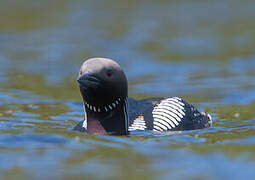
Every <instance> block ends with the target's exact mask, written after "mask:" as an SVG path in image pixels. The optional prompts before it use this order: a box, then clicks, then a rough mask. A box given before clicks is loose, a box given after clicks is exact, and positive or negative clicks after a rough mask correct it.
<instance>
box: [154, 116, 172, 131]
mask: <svg viewBox="0 0 255 180" xmlns="http://www.w3.org/2000/svg"><path fill="white" fill-rule="evenodd" d="M153 118H154V121H153V123H154V122H159V123H161V124H164V125H165V126H167V127H168V129H172V128H174V127H175V124H174V123H173V122H172V120H170V119H169V118H167V117H164V116H162V115H161V114H156V113H153Z"/></svg>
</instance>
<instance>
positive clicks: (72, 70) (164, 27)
mask: <svg viewBox="0 0 255 180" xmlns="http://www.w3.org/2000/svg"><path fill="white" fill-rule="evenodd" d="M254 7H255V6H254V2H253V1H245V2H237V1H225V2H222V1H214V2H209V1H208V2H205V1H189V2H186V1H178V2H177V1H176V2H175V1H169V2H166V1H157V2H156V1H155V2H145V1H115V0H111V1H109V2H108V3H107V4H105V3H102V2H101V1H79V0H78V1H75V2H71V1H70V2H69V1H59V0H55V1H30V0H27V1H13V2H9V1H2V2H1V6H0V22H3V23H1V27H0V159H1V161H0V179H6V180H11V179H20V180H22V179H50V180H51V179H52V180H53V179H61V180H63V179H64V180H65V179H238V180H239V179H253V178H254V176H255V158H254V152H255V112H254V108H255V81H254V78H255V73H254V72H255V71H254V70H255V49H254V47H255V44H254V42H255V41H254V39H255V32H254V29H255V23H254V16H255V11H254ZM98 56H100V57H108V58H112V59H115V60H116V61H117V62H118V63H119V64H120V65H121V66H122V67H123V69H124V71H125V72H126V74H127V77H128V81H129V96H130V97H135V98H138V99H143V98H151V97H159V96H180V97H182V98H184V99H186V100H187V101H188V102H190V103H192V104H194V105H195V106H196V107H197V108H198V109H200V110H205V111H207V112H209V113H210V114H211V115H212V117H213V126H212V127H211V128H208V129H203V130H194V131H186V132H163V133H156V132H152V131H148V132H144V131H135V132H131V134H130V135H128V136H109V135H88V134H83V133H79V132H74V131H72V128H73V127H74V126H75V125H76V124H77V123H78V122H79V121H81V120H82V119H83V107H82V102H81V96H80V94H79V89H78V85H77V83H76V78H77V75H78V72H79V68H80V65H81V63H82V59H83V58H88V57H98Z"/></svg>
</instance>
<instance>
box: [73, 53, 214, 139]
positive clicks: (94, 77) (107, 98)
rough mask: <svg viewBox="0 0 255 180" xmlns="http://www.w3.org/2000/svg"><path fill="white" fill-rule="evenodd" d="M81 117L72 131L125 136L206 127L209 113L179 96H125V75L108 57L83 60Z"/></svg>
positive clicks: (80, 76) (209, 117)
mask: <svg viewBox="0 0 255 180" xmlns="http://www.w3.org/2000/svg"><path fill="white" fill-rule="evenodd" d="M77 81H78V83H79V88H80V92H81V96H82V98H83V107H84V116H85V117H84V120H83V121H81V122H80V123H78V124H77V125H76V126H75V127H74V130H77V131H81V132H87V133H96V134H98V133H99V134H105V133H109V134H116V135H127V134H128V133H129V132H130V131H134V130H153V131H184V130H194V129H202V128H208V127H210V126H211V123H212V120H211V116H210V115H209V114H207V113H205V112H199V111H198V110H197V109H196V108H195V107H194V106H193V105H191V104H189V103H188V102H186V101H185V100H183V99H182V98H179V97H164V98H153V99H144V100H136V99H133V98H129V97H128V83H127V78H126V75H125V73H124V71H123V70H122V68H121V67H120V65H119V64H118V63H117V62H115V61H114V60H112V59H108V58H90V59H87V60H85V61H84V63H83V64H82V66H81V68H80V72H79V76H78V79H77Z"/></svg>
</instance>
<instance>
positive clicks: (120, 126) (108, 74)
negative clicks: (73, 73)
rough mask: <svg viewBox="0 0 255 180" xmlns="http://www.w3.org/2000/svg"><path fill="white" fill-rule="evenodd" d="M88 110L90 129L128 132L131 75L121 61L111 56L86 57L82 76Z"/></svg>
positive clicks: (80, 77) (81, 81)
mask: <svg viewBox="0 0 255 180" xmlns="http://www.w3.org/2000/svg"><path fill="white" fill-rule="evenodd" d="M77 81H78V83H79V86H80V92H81V95H82V97H83V102H84V107H85V111H86V116H87V117H86V121H87V122H86V123H87V131H88V132H91V133H101V132H111V133H117V134H126V133H127V121H128V119H127V118H125V116H127V114H126V112H125V111H126V99H127V78H126V76H125V74H124V72H123V70H122V69H121V67H120V65H119V64H118V63H116V62H115V61H113V60H111V59H107V58H91V59H88V60H86V61H85V62H84V63H83V64H82V66H81V69H80V72H79V76H78V80H77Z"/></svg>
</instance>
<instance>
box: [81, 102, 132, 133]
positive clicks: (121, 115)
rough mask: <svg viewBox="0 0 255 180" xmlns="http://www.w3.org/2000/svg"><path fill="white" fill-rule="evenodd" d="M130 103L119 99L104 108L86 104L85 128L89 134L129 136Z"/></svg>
mask: <svg viewBox="0 0 255 180" xmlns="http://www.w3.org/2000/svg"><path fill="white" fill-rule="evenodd" d="M127 111H128V101H127V97H126V98H117V99H116V100H115V101H113V102H112V103H110V104H108V105H105V106H104V107H103V108H99V107H95V106H92V105H90V104H88V103H87V102H84V112H85V120H84V123H83V127H84V128H85V129H86V131H87V132H88V133H100V134H101V133H110V134H116V135H126V134H128V122H129V116H128V113H127Z"/></svg>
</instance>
